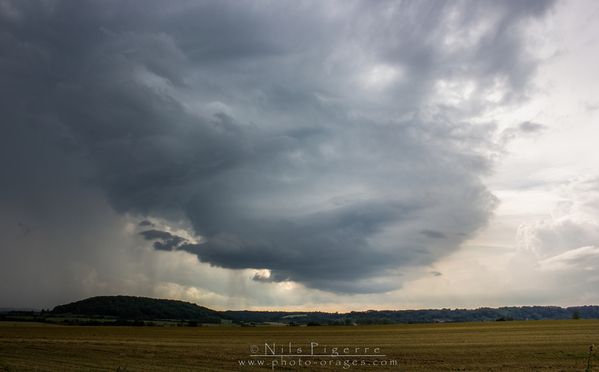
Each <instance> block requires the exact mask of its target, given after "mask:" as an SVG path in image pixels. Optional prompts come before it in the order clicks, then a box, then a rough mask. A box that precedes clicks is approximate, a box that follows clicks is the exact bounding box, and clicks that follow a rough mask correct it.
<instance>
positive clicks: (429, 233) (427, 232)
mask: <svg viewBox="0 0 599 372" xmlns="http://www.w3.org/2000/svg"><path fill="white" fill-rule="evenodd" d="M420 233H421V234H422V235H424V236H427V237H429V238H432V239H443V238H445V234H443V233H442V232H440V231H435V230H428V229H424V230H422V231H420Z"/></svg>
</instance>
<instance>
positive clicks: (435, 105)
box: [0, 0, 599, 311]
mask: <svg viewBox="0 0 599 372" xmlns="http://www.w3.org/2000/svg"><path fill="white" fill-rule="evenodd" d="M597 17H599V3H597V2H596V1H591V0H588V1H582V0H581V1H573V0H570V1H566V0H562V1H548V0H539V1H532V0H530V1H516V0H504V1H293V2H292V1H186V0H182V1H177V2H163V1H141V0H140V1H128V2H120V1H59V0H46V1H12V0H0V115H1V118H2V119H1V120H0V131H1V132H0V133H1V136H0V169H1V172H2V175H1V177H0V307H33V308H51V307H53V306H55V305H58V304H61V303H65V302H70V301H75V300H79V299H82V298H85V297H89V296H96V295H115V294H128V295H138V296H149V297H159V298H172V299H180V300H185V301H191V302H194V303H198V304H201V305H203V306H207V307H211V308H215V309H219V310H220V309H256V310H261V309H282V310H323V311H349V310H366V309H418V308H440V307H449V308H476V307H480V306H511V305H562V306H564V305H583V304H599V291H597V288H599V160H598V159H599V158H598V157H597V156H596V155H595V153H596V142H597V140H598V139H599V123H598V122H597V121H598V119H599V84H597V82H598V81H599V70H598V69H597V68H596V66H598V65H599V39H598V38H599V26H597V25H596V22H594V20H596V19H597Z"/></svg>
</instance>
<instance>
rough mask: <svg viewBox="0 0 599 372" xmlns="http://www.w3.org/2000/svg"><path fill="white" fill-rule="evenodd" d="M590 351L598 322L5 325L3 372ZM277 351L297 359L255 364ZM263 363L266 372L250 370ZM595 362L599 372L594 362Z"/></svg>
mask: <svg viewBox="0 0 599 372" xmlns="http://www.w3.org/2000/svg"><path fill="white" fill-rule="evenodd" d="M265 344H266V345H265ZM591 344H596V345H597V344H599V320H582V319H581V320H549V321H512V322H478V323H446V324H405V325H376V326H318V327H276V326H262V327H235V326H204V327H124V326H123V327H117V326H89V327H85V326H64V325H52V324H37V323H26V322H0V371H34V370H35V371H81V370H83V371H108V370H112V371H117V370H120V371H193V370H197V371H203V370H210V371H231V370H247V371H252V370H271V369H272V364H273V362H274V363H275V364H276V365H275V366H274V367H275V368H274V369H275V370H305V371H330V370H348V369H349V370H371V371H376V370H401V371H458V370H461V371H480V370H485V371H530V370H543V371H584V370H585V368H586V367H587V363H588V362H589V346H590V345H591ZM311 349H312V350H311ZM273 351H274V353H276V354H277V355H279V354H285V355H288V354H293V355H294V356H293V357H283V358H281V357H272V355H269V356H268V357H259V356H258V357H256V356H254V357H250V355H252V354H254V355H256V354H264V353H265V352H266V353H267V354H270V353H272V352H273ZM311 353H314V354H318V355H317V356H311V355H310V354H311ZM297 355H302V356H297ZM306 355H307V356H306ZM364 355H368V356H364ZM300 359H301V362H300ZM260 360H263V361H264V366H263V367H256V366H254V367H252V366H248V365H247V364H248V363H250V362H249V361H253V363H257V362H258V361H260ZM354 361H355V362H354ZM306 362H308V363H309V365H306ZM590 362H591V364H592V366H594V369H592V370H596V371H599V358H598V357H597V356H596V355H592V356H591V357H590ZM241 363H245V365H241ZM300 363H302V365H300ZM344 363H346V364H345V368H344V367H343V364H344ZM352 363H354V364H355V365H354V364H352ZM356 363H357V364H356ZM374 363H377V364H378V365H376V366H375V365H373V364H374ZM395 363H396V364H395ZM284 364H286V365H284ZM381 364H382V365H381Z"/></svg>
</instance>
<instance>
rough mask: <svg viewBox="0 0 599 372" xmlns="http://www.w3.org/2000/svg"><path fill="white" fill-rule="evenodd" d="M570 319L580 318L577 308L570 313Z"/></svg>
mask: <svg viewBox="0 0 599 372" xmlns="http://www.w3.org/2000/svg"><path fill="white" fill-rule="evenodd" d="M572 319H580V313H579V312H578V310H575V311H574V312H573V313H572Z"/></svg>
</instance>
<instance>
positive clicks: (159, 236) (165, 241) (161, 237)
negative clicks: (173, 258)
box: [139, 230, 187, 251]
mask: <svg viewBox="0 0 599 372" xmlns="http://www.w3.org/2000/svg"><path fill="white" fill-rule="evenodd" d="M139 234H140V235H141V236H143V237H144V238H145V239H146V240H153V241H154V243H153V246H154V248H155V249H158V250H161V251H172V250H175V249H176V248H178V247H179V246H180V245H181V244H183V243H187V240H186V239H184V238H182V237H180V236H177V235H173V234H171V233H169V232H167V231H161V230H146V231H142V232H140V233H139Z"/></svg>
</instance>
